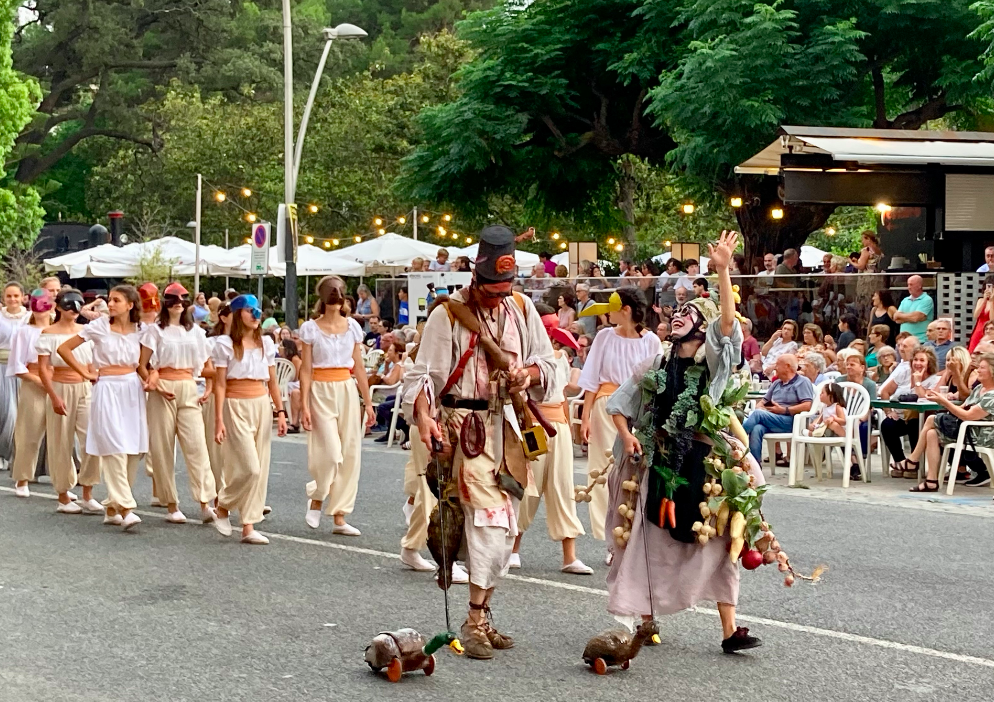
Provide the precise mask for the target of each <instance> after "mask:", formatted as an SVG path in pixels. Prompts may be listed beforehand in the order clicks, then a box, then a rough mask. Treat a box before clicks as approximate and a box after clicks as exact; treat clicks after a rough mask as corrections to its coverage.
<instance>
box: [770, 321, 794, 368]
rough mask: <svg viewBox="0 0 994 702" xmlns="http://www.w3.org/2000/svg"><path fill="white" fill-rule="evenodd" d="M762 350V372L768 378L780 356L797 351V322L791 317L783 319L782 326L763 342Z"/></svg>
mask: <svg viewBox="0 0 994 702" xmlns="http://www.w3.org/2000/svg"><path fill="white" fill-rule="evenodd" d="M762 351H763V373H764V374H765V375H766V377H767V378H769V377H771V376H772V374H773V372H774V369H775V366H776V362H777V359H778V358H780V356H782V355H783V354H785V353H794V352H796V351H797V322H795V321H794V320H793V319H788V320H786V321H784V323H783V326H781V327H780V328H779V329H777V330H776V331H775V332H773V336H771V337H770V338H769V340H768V341H767V342H766V343H765V344H763V349H762Z"/></svg>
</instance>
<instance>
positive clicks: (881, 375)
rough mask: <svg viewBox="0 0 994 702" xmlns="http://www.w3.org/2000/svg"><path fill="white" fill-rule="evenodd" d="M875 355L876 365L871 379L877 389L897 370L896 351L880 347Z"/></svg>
mask: <svg viewBox="0 0 994 702" xmlns="http://www.w3.org/2000/svg"><path fill="white" fill-rule="evenodd" d="M876 355H877V365H876V366H874V367H873V379H874V381H876V383H877V387H878V388H879V387H880V386H882V385H883V384H884V383H885V382H887V379H888V378H889V377H890V375H891V373H893V372H894V370H895V369H896V368H897V351H895V350H894V347H893V346H881V347H880V348H878V349H877V354H876Z"/></svg>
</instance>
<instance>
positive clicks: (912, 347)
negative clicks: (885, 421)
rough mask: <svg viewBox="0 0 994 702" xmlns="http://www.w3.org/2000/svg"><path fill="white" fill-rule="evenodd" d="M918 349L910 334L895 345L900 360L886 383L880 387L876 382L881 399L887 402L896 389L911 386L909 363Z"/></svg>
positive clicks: (916, 340)
mask: <svg viewBox="0 0 994 702" xmlns="http://www.w3.org/2000/svg"><path fill="white" fill-rule="evenodd" d="M919 348H920V345H919V344H918V339H917V338H915V337H914V336H912V335H910V334H909V335H908V336H906V337H904V338H903V339H901V340H900V341H899V342H898V343H897V353H898V355H899V356H900V359H901V360H900V362H899V363H898V364H897V367H896V368H895V369H894V371H893V372H892V373H891V375H890V377H889V378H888V379H887V382H886V383H884V384H883V385H880V383H879V381H878V383H877V384H878V385H880V397H881V398H883V399H884V400H889V399H890V398H891V396H892V395H894V394H895V393H896V392H897V390H898V388H901V387H910V386H911V361H912V360H913V359H914V357H915V353H916V352H917V351H918V349H919ZM936 367H938V364H936Z"/></svg>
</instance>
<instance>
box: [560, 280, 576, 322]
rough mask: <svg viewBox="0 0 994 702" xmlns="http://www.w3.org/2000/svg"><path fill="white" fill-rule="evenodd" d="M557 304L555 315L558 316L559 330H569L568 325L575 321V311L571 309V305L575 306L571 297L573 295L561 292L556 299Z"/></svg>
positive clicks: (564, 291) (566, 291) (574, 300)
mask: <svg viewBox="0 0 994 702" xmlns="http://www.w3.org/2000/svg"><path fill="white" fill-rule="evenodd" d="M558 302H559V309H558V310H556V314H557V315H558V316H559V328H560V329H569V325H571V324H572V323H573V322H574V321H575V320H576V310H574V309H573V305H575V304H576V298H574V297H573V293H572V292H570V291H569V290H563V292H562V294H561V295H560V296H559V298H558Z"/></svg>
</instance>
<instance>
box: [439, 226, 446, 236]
mask: <svg viewBox="0 0 994 702" xmlns="http://www.w3.org/2000/svg"><path fill="white" fill-rule="evenodd" d="M446 234H448V232H447V231H445V227H439V228H438V235H439V236H445V235H446Z"/></svg>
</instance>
